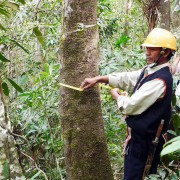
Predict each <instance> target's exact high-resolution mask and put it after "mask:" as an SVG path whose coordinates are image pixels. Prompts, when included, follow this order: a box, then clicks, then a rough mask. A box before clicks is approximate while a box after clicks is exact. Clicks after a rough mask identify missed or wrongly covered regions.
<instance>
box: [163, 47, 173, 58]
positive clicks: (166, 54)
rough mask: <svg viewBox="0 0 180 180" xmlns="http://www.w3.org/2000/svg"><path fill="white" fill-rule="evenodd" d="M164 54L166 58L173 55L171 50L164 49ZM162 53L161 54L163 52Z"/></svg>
mask: <svg viewBox="0 0 180 180" xmlns="http://www.w3.org/2000/svg"><path fill="white" fill-rule="evenodd" d="M162 51H163V52H164V53H162V54H163V56H164V57H165V58H166V57H168V56H169V54H170V53H171V50H170V49H164V50H162ZM162 51H161V52H162Z"/></svg>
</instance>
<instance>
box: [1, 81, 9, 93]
mask: <svg viewBox="0 0 180 180" xmlns="http://www.w3.org/2000/svg"><path fill="white" fill-rule="evenodd" d="M2 89H3V93H4V94H5V95H6V96H9V88H8V85H7V84H6V83H5V82H3V83H2Z"/></svg>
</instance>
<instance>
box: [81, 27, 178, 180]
mask: <svg viewBox="0 0 180 180" xmlns="http://www.w3.org/2000/svg"><path fill="white" fill-rule="evenodd" d="M142 46H143V47H145V52H146V60H147V64H148V65H147V66H146V67H144V68H143V69H142V70H138V71H134V72H121V73H114V74H110V75H107V76H97V77H93V78H86V79H85V80H84V81H83V82H82V84H81V88H83V89H88V88H90V87H93V86H94V85H96V83H109V85H110V86H112V87H113V88H114V89H112V90H111V94H112V96H113V98H114V99H115V100H116V101H117V104H118V107H119V109H120V110H122V113H124V114H125V115H126V116H127V117H126V123H127V125H128V127H129V128H131V139H130V141H129V142H128V145H127V147H126V153H125V160H124V180H141V179H142V177H143V172H144V168H145V165H146V161H147V157H148V155H149V153H151V151H152V147H153V143H152V141H153V140H154V138H155V136H156V131H157V129H158V127H159V124H160V122H161V120H162V119H163V120H165V123H164V127H163V131H162V133H165V132H166V131H167V129H168V125H169V121H170V117H171V95H172V83H173V80H172V75H171V72H170V69H169V63H168V61H169V60H170V58H171V56H172V55H173V51H175V50H176V40H175V37H174V36H173V34H172V33H170V32H169V31H167V30H165V29H161V28H155V29H153V30H152V31H151V32H150V34H149V35H148V37H147V39H146V40H145V43H144V44H143V45H142ZM119 88H120V89H123V90H126V91H132V95H131V96H124V95H123V94H121V93H120V91H119ZM163 143H164V141H163V138H162V136H161V138H160V142H159V144H158V147H157V149H156V152H155V155H154V159H153V163H152V166H151V169H150V173H153V174H154V173H156V171H157V166H158V163H159V161H160V151H161V149H162V145H163Z"/></svg>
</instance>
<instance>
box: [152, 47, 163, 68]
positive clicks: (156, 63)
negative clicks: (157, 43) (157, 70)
mask: <svg viewBox="0 0 180 180" xmlns="http://www.w3.org/2000/svg"><path fill="white" fill-rule="evenodd" d="M165 50H166V48H162V50H161V52H160V54H159V57H158V59H157V60H156V61H155V62H154V64H153V65H152V66H151V67H155V66H157V65H158V63H159V60H160V58H161V57H162V56H163V55H164V53H165Z"/></svg>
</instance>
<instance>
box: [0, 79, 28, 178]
mask: <svg viewBox="0 0 180 180" xmlns="http://www.w3.org/2000/svg"><path fill="white" fill-rule="evenodd" d="M0 84H1V81H0ZM10 130H11V127H10V122H9V119H8V117H7V112H6V108H5V105H4V101H3V95H2V89H1V87H0V180H6V179H11V180H23V179H25V178H24V177H23V175H22V169H21V167H20V165H19V161H18V155H17V150H16V146H15V143H14V138H13V136H11V135H10V134H9V131H10Z"/></svg>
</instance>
